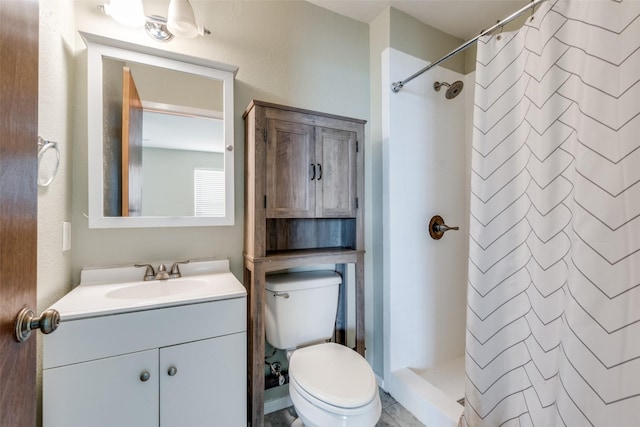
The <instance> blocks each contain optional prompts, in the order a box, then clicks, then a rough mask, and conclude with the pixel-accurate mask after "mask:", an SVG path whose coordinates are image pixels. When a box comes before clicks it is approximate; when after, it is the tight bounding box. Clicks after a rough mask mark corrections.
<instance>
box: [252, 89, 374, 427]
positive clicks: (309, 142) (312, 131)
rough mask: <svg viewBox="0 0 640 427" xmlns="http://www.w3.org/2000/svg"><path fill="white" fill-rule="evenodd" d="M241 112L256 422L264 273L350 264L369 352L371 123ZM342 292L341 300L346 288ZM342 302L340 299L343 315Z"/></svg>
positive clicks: (359, 326) (339, 334)
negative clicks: (367, 130)
mask: <svg viewBox="0 0 640 427" xmlns="http://www.w3.org/2000/svg"><path fill="white" fill-rule="evenodd" d="M243 118H244V120H245V244H244V247H245V250H244V259H245V263H244V264H245V273H244V285H245V287H246V288H247V294H248V295H247V336H248V348H247V356H248V376H249V396H248V397H249V400H248V421H249V423H250V425H251V426H253V427H256V426H262V425H263V423H264V420H263V415H264V351H265V331H264V304H265V288H264V286H265V281H266V275H267V273H269V272H273V271H278V270H283V269H288V268H294V267H304V266H311V265H319V264H336V265H337V269H338V270H339V271H341V272H342V273H343V277H344V272H345V271H346V265H347V264H353V265H354V266H355V283H354V286H355V299H356V301H355V310H356V316H355V317H356V348H355V350H356V351H358V352H359V353H360V354H362V355H364V210H363V207H364V125H365V123H366V122H365V121H364V120H359V119H353V118H348V117H342V116H336V115H333V114H325V113H318V112H314V111H309V110H302V109H298V108H293V107H288V106H283V105H277V104H272V103H266V102H262V101H255V100H254V101H252V102H251V104H250V105H249V106H248V107H247V110H246V111H245V113H244V116H243ZM349 285H350V284H349ZM340 294H341V298H344V295H346V292H344V289H342V290H341V293H340ZM344 307H346V304H345V300H341V302H340V304H339V308H338V310H339V312H340V313H341V314H342V317H341V318H344V317H346V313H345V312H344V310H345V308H344ZM339 317H340V316H339ZM344 328H345V325H343V324H339V325H336V336H335V340H336V342H339V343H342V344H345V343H346V331H345V329H344Z"/></svg>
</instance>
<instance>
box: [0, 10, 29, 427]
mask: <svg viewBox="0 0 640 427" xmlns="http://www.w3.org/2000/svg"><path fill="white" fill-rule="evenodd" d="M37 136H38V1H37V0H21V1H0V426H2V427H14V426H35V425H36V340H35V338H33V337H31V339H29V340H28V341H26V342H25V343H22V344H19V343H18V342H17V341H16V338H15V332H14V322H15V319H16V315H17V314H18V312H19V311H20V309H22V308H23V307H29V308H31V309H33V310H35V308H36V253H37V252H36V249H37V220H38V218H37V187H36V179H37Z"/></svg>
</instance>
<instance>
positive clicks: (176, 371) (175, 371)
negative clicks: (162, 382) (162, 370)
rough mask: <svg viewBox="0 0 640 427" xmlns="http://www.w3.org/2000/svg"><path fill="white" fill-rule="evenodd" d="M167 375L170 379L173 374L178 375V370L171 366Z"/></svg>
mask: <svg viewBox="0 0 640 427" xmlns="http://www.w3.org/2000/svg"><path fill="white" fill-rule="evenodd" d="M167 373H168V374H169V376H170V377H172V376H174V375H175V374H177V373H178V368H176V367H175V366H172V367H170V368H169V370H168V371H167Z"/></svg>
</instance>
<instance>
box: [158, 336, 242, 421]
mask: <svg viewBox="0 0 640 427" xmlns="http://www.w3.org/2000/svg"><path fill="white" fill-rule="evenodd" d="M245 354H246V333H244V332H243V333H238V334H231V335H225V336H222V337H217V338H211V339H205V340H202V341H195V342H191V343H186V344H180V345H175V346H171V347H164V348H161V349H160V426H161V427H203V426H225V427H234V426H238V427H240V426H242V427H246V425H247V420H246V414H247V406H246V404H247V389H246V386H247V377H246V368H247V366H246V358H245V357H244V355H245Z"/></svg>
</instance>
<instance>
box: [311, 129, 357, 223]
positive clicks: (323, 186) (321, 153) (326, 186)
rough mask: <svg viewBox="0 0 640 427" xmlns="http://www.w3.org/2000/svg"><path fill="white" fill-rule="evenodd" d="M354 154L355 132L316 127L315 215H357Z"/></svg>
mask: <svg viewBox="0 0 640 427" xmlns="http://www.w3.org/2000/svg"><path fill="white" fill-rule="evenodd" d="M356 153H357V136H356V133H355V132H348V131H344V130H338V129H329V128H320V127H319V128H317V129H316V159H317V162H318V165H319V166H317V168H318V176H317V177H316V183H317V186H316V217H318V218H355V217H356V195H357V187H356V179H357V154H356Z"/></svg>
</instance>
